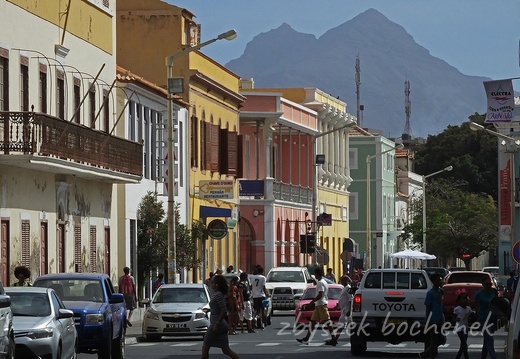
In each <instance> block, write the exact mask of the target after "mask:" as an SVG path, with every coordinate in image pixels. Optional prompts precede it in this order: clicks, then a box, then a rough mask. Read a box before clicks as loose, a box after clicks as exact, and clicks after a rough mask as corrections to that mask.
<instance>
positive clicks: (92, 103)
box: [88, 87, 96, 128]
mask: <svg viewBox="0 0 520 359" xmlns="http://www.w3.org/2000/svg"><path fill="white" fill-rule="evenodd" d="M88 99H89V108H88V117H89V119H90V128H95V127H96V91H95V87H91V88H90V91H89V92H88Z"/></svg>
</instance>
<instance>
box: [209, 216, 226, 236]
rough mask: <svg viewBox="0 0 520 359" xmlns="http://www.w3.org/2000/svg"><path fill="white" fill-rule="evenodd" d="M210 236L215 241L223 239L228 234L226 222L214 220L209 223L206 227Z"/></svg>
mask: <svg viewBox="0 0 520 359" xmlns="http://www.w3.org/2000/svg"><path fill="white" fill-rule="evenodd" d="M206 229H207V231H208V234H209V236H210V237H211V238H213V239H222V238H224V237H225V236H226V234H227V233H228V226H227V224H226V222H224V221H223V220H221V219H214V220H212V221H211V222H209V224H208V226H207V227H206Z"/></svg>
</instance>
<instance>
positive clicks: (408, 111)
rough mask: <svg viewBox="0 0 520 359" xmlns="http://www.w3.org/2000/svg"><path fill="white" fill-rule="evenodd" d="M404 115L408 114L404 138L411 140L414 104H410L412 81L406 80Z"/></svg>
mask: <svg viewBox="0 0 520 359" xmlns="http://www.w3.org/2000/svg"><path fill="white" fill-rule="evenodd" d="M404 113H405V114H406V124H405V125H404V132H403V137H405V136H404V135H406V137H407V138H408V139H409V138H410V136H411V132H412V130H411V128H410V114H411V113H412V103H411V102H410V81H408V80H406V81H405V82H404Z"/></svg>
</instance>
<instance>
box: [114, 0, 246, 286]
mask: <svg viewBox="0 0 520 359" xmlns="http://www.w3.org/2000/svg"><path fill="white" fill-rule="evenodd" d="M193 17H194V16H193V14H192V13H191V12H189V11H188V10H186V9H182V8H178V7H176V6H172V5H169V4H166V3H165V2H162V1H159V0H125V1H120V2H118V3H117V51H118V52H117V62H118V65H120V66H122V67H123V68H126V69H128V70H130V71H132V72H135V73H137V74H139V75H140V76H143V77H145V78H146V79H148V80H150V81H152V82H154V83H156V84H158V85H159V86H165V85H166V82H167V81H166V80H167V68H166V58H167V57H175V60H174V61H173V64H172V65H173V76H174V77H182V78H183V79H184V86H183V92H182V93H177V94H178V95H180V96H181V97H182V98H183V101H184V102H186V103H188V104H189V106H188V108H187V110H188V111H187V121H186V123H188V124H189V125H188V126H186V127H185V128H176V134H177V136H178V141H179V142H183V143H186V144H187V146H186V147H187V150H186V151H185V152H183V151H182V150H181V147H177V148H178V149H179V150H178V152H177V153H178V156H177V158H176V161H178V162H179V168H182V163H180V162H182V161H184V162H185V163H186V164H187V168H188V169H187V173H186V174H185V178H186V181H187V183H188V186H186V192H187V193H186V197H187V198H188V200H187V202H186V203H180V205H181V208H180V210H181V211H182V212H184V213H185V214H186V218H187V224H188V226H190V225H191V224H192V223H193V222H194V221H199V220H200V221H203V222H206V223H207V224H209V223H210V222H211V221H212V220H214V219H217V220H218V219H220V220H222V221H223V222H225V223H226V224H228V225H229V231H228V232H227V235H225V236H224V238H222V239H211V238H210V239H208V240H206V241H201V242H200V243H199V245H200V255H201V259H203V265H202V267H201V268H200V270H198V271H195V272H194V273H193V276H192V280H193V281H199V280H201V279H204V278H205V277H206V276H207V272H209V271H210V270H212V271H214V270H216V269H218V268H220V269H225V268H226V267H227V266H228V265H230V264H232V265H235V267H236V263H237V257H238V244H237V243H238V234H237V231H238V227H235V226H234V224H235V223H236V220H237V219H238V209H237V206H236V204H237V199H238V194H237V193H238V186H237V184H236V178H237V177H238V176H239V173H240V170H241V169H240V168H239V166H238V163H240V162H239V161H238V155H239V153H241V151H239V146H240V139H239V135H238V117H239V116H238V114H239V106H240V103H241V102H242V101H243V100H244V97H243V96H241V95H240V94H239V93H238V91H239V80H240V79H239V77H238V76H237V75H235V74H234V73H232V72H230V71H229V70H227V69H226V68H224V67H223V66H222V65H220V64H218V63H216V62H215V61H213V60H212V59H210V58H209V57H207V56H205V55H204V54H202V53H201V52H199V51H191V52H188V53H186V54H185V55H182V56H179V57H177V54H179V53H180V52H181V51H183V50H184V49H186V48H188V47H190V46H196V45H197V44H198V43H199V42H198V41H199V40H198V38H199V35H200V27H199V26H198V25H197V24H196V23H195V22H194V21H193ZM223 30H227V29H223ZM215 35H217V34H215ZM212 46H225V44H224V43H220V44H215V45H212ZM136 54H146V55H145V56H136ZM201 181H211V182H201ZM222 181H224V182H222ZM176 202H177V203H179V202H178V201H177V200H176Z"/></svg>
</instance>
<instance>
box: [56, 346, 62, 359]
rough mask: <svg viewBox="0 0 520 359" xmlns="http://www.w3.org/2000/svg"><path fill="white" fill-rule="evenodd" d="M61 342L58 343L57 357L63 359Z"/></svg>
mask: <svg viewBox="0 0 520 359" xmlns="http://www.w3.org/2000/svg"><path fill="white" fill-rule="evenodd" d="M61 351H62V350H61V343H60V345H58V350H57V351H56V359H61Z"/></svg>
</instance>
